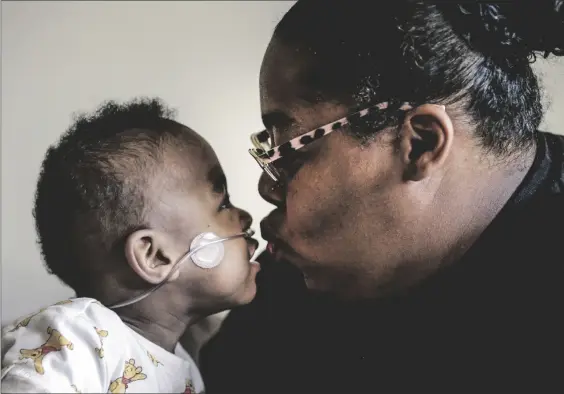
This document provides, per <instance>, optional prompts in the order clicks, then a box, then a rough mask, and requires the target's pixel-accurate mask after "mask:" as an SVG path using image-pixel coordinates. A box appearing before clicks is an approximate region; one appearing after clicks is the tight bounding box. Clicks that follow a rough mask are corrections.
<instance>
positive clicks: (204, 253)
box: [190, 233, 224, 269]
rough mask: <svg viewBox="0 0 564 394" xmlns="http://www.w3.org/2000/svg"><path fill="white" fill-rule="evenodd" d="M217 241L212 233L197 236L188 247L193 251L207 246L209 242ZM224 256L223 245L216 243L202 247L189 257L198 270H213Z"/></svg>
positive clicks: (216, 237)
mask: <svg viewBox="0 0 564 394" xmlns="http://www.w3.org/2000/svg"><path fill="white" fill-rule="evenodd" d="M217 239H219V237H218V236H217V235H215V234H214V233H203V234H200V235H198V236H197V237H196V238H194V240H193V241H192V244H191V245H190V250H194V249H196V248H198V247H200V246H203V245H207V244H208V243H210V242H211V241H215V240H217ZM223 255H224V248H223V243H222V242H218V243H215V244H212V245H208V246H206V247H203V248H202V249H200V250H198V251H197V252H196V253H194V254H193V255H192V257H191V259H192V261H193V262H194V264H196V265H197V266H198V267H200V268H206V269H209V268H214V267H217V266H218V265H219V263H221V260H222V259H223Z"/></svg>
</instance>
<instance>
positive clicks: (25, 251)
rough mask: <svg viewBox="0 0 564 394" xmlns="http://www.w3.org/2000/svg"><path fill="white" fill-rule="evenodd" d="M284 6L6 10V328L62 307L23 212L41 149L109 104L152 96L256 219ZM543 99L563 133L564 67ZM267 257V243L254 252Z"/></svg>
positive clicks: (557, 66) (547, 69) (548, 67)
mask: <svg viewBox="0 0 564 394" xmlns="http://www.w3.org/2000/svg"><path fill="white" fill-rule="evenodd" d="M292 4H293V2H292V1H289V2H288V1H279V2H276V1H263V2H261V1H248V2H236V1H221V2H220V1H215V2H158V3H157V2H110V1H106V2H83V1H81V2H67V1H65V2H63V1H60V2H25V3H24V2H9V3H2V311H1V314H2V323H3V324H5V323H8V322H11V321H12V320H14V319H16V318H17V317H19V316H21V315H22V314H26V313H30V312H32V311H34V310H37V309H38V308H39V307H40V306H44V305H48V304H51V303H53V302H56V301H59V300H60V299H63V298H65V297H69V296H72V295H73V293H72V291H71V290H70V289H68V288H67V287H65V286H63V285H62V284H61V283H60V282H59V281H58V280H57V279H56V278H54V277H52V276H50V275H48V274H47V273H46V271H45V269H44V266H43V264H42V262H41V258H40V254H39V249H38V247H37V244H36V234H35V229H34V223H33V218H32V216H31V210H32V206H33V194H34V190H35V184H36V180H37V175H38V172H39V167H40V164H41V161H42V159H43V156H44V154H45V151H46V149H47V147H48V146H49V145H50V144H52V143H54V142H55V141H56V140H57V138H58V137H59V136H60V134H61V133H62V132H63V131H64V130H65V129H66V128H67V127H68V126H69V124H70V122H71V117H70V116H71V114H72V113H73V112H76V111H90V110H92V109H94V108H95V107H96V106H97V105H98V104H100V103H101V102H102V101H104V100H106V99H118V100H127V99H130V98H132V97H135V96H138V95H148V96H159V97H161V98H162V99H164V100H165V101H166V102H167V103H168V104H169V105H171V106H172V107H174V108H177V109H178V120H179V121H180V122H182V123H185V124H186V125H188V126H190V127H192V128H194V129H195V130H196V131H197V132H199V133H200V134H202V135H203V136H204V137H205V138H206V139H207V140H208V141H209V142H210V143H211V145H212V146H213V147H214V148H215V150H216V152H217V154H218V156H219V159H220V161H221V163H222V165H223V167H224V170H225V172H226V175H227V178H228V182H229V188H230V192H231V194H232V197H233V202H234V203H235V204H237V205H239V206H241V207H243V208H246V209H247V210H249V212H250V213H251V214H252V215H253V217H254V218H255V226H254V227H255V229H256V230H259V229H258V222H259V221H260V219H261V218H262V217H263V216H264V215H265V214H267V213H268V211H270V209H271V208H270V206H269V205H268V204H267V203H266V202H264V201H263V200H262V199H260V197H259V196H258V193H257V180H258V177H259V175H260V170H259V168H258V166H257V164H256V163H255V162H254V160H253V159H252V158H251V157H250V156H249V155H248V153H247V149H248V148H249V147H250V142H249V138H248V137H249V135H250V133H252V132H254V131H256V130H259V129H260V128H261V127H262V124H261V121H260V107H259V92H258V74H259V69H260V64H261V60H262V56H263V53H264V50H265V49H266V46H267V44H268V41H269V39H270V35H271V33H272V30H273V28H274V26H275V24H276V22H277V21H278V20H279V19H280V18H281V16H282V15H283V14H284V13H285V11H287V10H288V9H289V8H290V6H291V5H292ZM536 67H537V68H538V69H539V70H540V71H541V72H542V74H543V77H544V85H545V86H546V88H547V96H548V97H550V99H551V101H552V102H551V106H550V109H549V113H548V115H547V117H546V121H545V123H544V128H545V129H546V130H550V131H552V132H555V133H563V132H564V112H562V111H557V109H560V110H561V109H562V108H564V64H563V63H562V62H560V63H557V62H555V61H551V62H544V61H542V62H539V63H538V66H536ZM261 247H264V243H261Z"/></svg>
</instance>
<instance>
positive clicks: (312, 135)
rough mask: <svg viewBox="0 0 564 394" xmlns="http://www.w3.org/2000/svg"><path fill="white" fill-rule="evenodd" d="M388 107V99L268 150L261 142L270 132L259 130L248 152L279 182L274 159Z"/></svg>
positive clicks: (402, 108) (403, 108)
mask: <svg viewBox="0 0 564 394" xmlns="http://www.w3.org/2000/svg"><path fill="white" fill-rule="evenodd" d="M389 107H390V102H388V101H385V102H381V103H378V104H375V105H371V106H370V107H368V108H365V109H362V110H360V111H358V112H354V113H352V114H349V115H347V116H345V117H343V118H340V119H337V120H335V121H333V122H330V123H327V124H326V125H324V126H320V127H317V128H316V129H314V130H311V131H308V132H306V133H303V134H300V135H298V136H297V137H294V138H292V139H291V140H289V141H287V142H284V143H282V144H280V145H277V146H275V147H272V148H270V149H268V150H267V149H264V148H263V146H262V144H264V143H266V142H267V141H268V140H269V139H270V134H268V130H261V131H259V132H257V133H253V134H251V142H252V144H253V146H254V148H252V149H249V153H250V154H251V156H252V157H253V158H254V159H255V160H256V162H257V163H258V165H259V166H260V167H261V168H262V170H263V171H264V172H266V174H267V175H268V176H270V178H271V179H272V180H273V181H274V182H279V181H280V178H281V176H280V172H279V171H278V169H276V167H274V166H273V165H272V163H274V162H275V161H276V160H278V159H280V158H282V157H285V156H287V155H289V154H291V153H292V152H295V151H297V150H298V149H301V148H303V147H304V146H307V145H309V144H311V143H312V142H315V141H317V140H319V139H321V138H323V137H325V136H327V135H328V134H330V133H332V132H333V131H335V130H341V129H342V128H343V127H344V126H346V125H349V124H351V123H354V122H356V121H357V120H358V119H361V118H364V117H366V116H367V115H373V113H374V111H378V112H379V113H380V112H382V111H384V110H386V109H388V108H389ZM411 109H413V104H412V103H409V102H404V103H402V104H401V105H400V107H399V108H398V110H399V111H403V112H406V111H409V110H411ZM286 151H287V152H286Z"/></svg>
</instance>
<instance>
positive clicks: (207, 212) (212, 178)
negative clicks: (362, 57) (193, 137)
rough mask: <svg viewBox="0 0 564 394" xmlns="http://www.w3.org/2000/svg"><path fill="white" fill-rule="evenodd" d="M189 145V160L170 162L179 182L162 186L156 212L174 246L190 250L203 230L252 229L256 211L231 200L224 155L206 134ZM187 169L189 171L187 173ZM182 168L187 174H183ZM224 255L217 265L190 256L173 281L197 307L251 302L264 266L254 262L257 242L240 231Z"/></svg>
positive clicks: (219, 307)
mask: <svg viewBox="0 0 564 394" xmlns="http://www.w3.org/2000/svg"><path fill="white" fill-rule="evenodd" d="M200 142H201V144H199V146H191V147H188V148H186V150H185V151H184V155H182V149H181V150H180V151H181V152H180V153H181V157H184V158H185V159H186V160H182V162H183V163H182V164H180V163H179V164H178V165H176V166H173V167H172V168H170V170H171V171H174V173H175V174H176V175H177V178H178V180H177V181H176V185H175V187H172V188H170V187H165V188H162V189H161V191H160V192H159V191H157V193H158V195H157V196H155V197H156V198H154V199H153V201H156V206H155V208H156V212H157V214H158V218H159V220H160V221H161V222H162V225H161V226H159V227H161V228H167V229H169V231H170V234H171V239H174V243H175V247H174V249H175V250H177V251H179V252H180V253H182V254H185V253H186V252H188V250H189V249H190V245H191V243H192V241H193V240H194V239H195V238H196V237H197V236H198V235H200V234H202V233H208V232H212V233H214V234H216V235H217V236H219V237H221V238H223V237H229V236H232V235H235V234H239V233H241V232H244V231H245V230H247V229H249V228H250V226H251V223H252V218H251V216H250V215H249V214H248V213H247V212H246V211H244V210H242V209H239V208H237V207H236V206H234V205H233V204H232V203H231V201H230V200H229V194H228V191H227V182H226V179H225V175H224V173H223V170H222V168H221V166H220V164H219V161H218V159H217V157H216V155H215V153H214V152H213V150H212V149H211V147H210V146H209V145H208V144H207V142H205V141H204V140H203V139H202V140H201V141H200ZM184 172H185V174H184ZM180 174H182V175H183V176H180V177H179V176H178V175H180ZM222 244H223V248H224V256H223V258H222V259H221V262H220V263H219V265H218V266H216V267H214V268H200V267H198V266H196V265H195V264H194V262H193V261H192V259H187V260H186V261H185V262H184V263H182V266H181V267H180V269H179V272H180V274H179V278H178V279H177V280H176V281H175V283H174V285H178V286H182V288H183V289H184V291H186V292H187V293H189V296H190V299H191V304H192V307H196V308H198V309H202V310H205V311H209V312H211V313H214V312H216V311H220V310H224V309H229V308H232V307H234V306H237V305H242V304H246V303H248V302H250V301H251V300H252V299H253V298H254V296H255V293H256V283H255V278H256V275H257V273H258V271H259V270H260V266H259V265H258V264H256V263H251V262H250V260H251V258H252V255H253V254H254V252H255V250H256V247H257V245H258V242H257V241H256V240H254V239H251V238H243V237H239V238H236V239H233V240H229V241H225V242H223V243H222Z"/></svg>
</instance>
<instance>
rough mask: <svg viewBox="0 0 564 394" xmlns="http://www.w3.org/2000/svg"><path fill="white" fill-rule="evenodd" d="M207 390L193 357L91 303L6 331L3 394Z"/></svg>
mask: <svg viewBox="0 0 564 394" xmlns="http://www.w3.org/2000/svg"><path fill="white" fill-rule="evenodd" d="M179 348H180V346H179ZM178 350H179V351H181V350H182V349H181V348H180V349H178ZM177 353H178V352H177ZM203 391H204V385H203V382H202V378H201V376H200V372H199V371H198V368H197V367H196V364H195V363H194V361H193V360H192V359H191V358H190V356H188V355H187V353H186V352H183V358H181V357H179V356H178V355H175V354H172V353H170V352H168V351H166V350H164V349H163V348H161V347H159V346H157V345H155V344H154V343H152V342H150V341H148V340H147V339H145V338H144V337H142V336H141V335H139V334H137V333H136V332H135V331H133V330H132V329H130V328H129V327H128V326H127V325H125V324H124V323H123V322H122V321H121V319H120V318H119V317H118V316H117V315H116V314H115V313H114V312H113V311H112V310H110V309H108V308H106V307H104V306H103V305H102V304H100V303H99V302H97V301H96V300H93V299H90V298H75V299H71V300H67V301H62V302H59V303H57V304H55V305H53V306H50V307H48V308H44V309H42V310H41V311H39V312H37V313H35V314H33V315H31V316H28V317H27V318H25V319H23V320H21V321H19V322H18V323H17V324H15V325H11V326H8V327H6V328H5V329H3V330H2V390H1V392H10V393H22V392H27V393H191V394H192V393H203Z"/></svg>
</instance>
